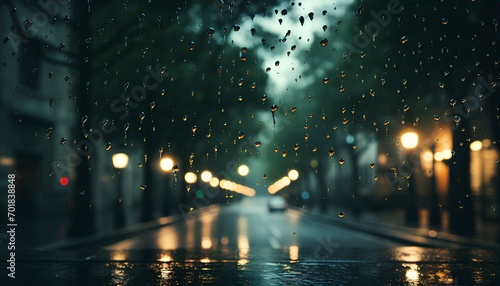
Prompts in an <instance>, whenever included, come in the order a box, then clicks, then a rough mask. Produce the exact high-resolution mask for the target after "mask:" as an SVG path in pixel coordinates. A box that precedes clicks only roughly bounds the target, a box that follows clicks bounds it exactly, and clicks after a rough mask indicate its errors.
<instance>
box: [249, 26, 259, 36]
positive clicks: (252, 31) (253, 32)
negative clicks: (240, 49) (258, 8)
mask: <svg viewBox="0 0 500 286" xmlns="http://www.w3.org/2000/svg"><path fill="white" fill-rule="evenodd" d="M250 33H251V34H252V36H255V33H257V30H256V29H255V28H252V29H250Z"/></svg>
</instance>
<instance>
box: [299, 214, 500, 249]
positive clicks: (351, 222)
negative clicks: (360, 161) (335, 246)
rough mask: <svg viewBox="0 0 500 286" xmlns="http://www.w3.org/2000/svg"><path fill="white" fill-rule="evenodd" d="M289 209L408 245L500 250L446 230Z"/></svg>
mask: <svg viewBox="0 0 500 286" xmlns="http://www.w3.org/2000/svg"><path fill="white" fill-rule="evenodd" d="M289 209H290V210H293V211H295V212H297V213H300V215H303V216H305V218H309V219H314V220H321V221H324V222H327V223H329V224H335V225H337V226H343V227H347V228H350V229H355V230H358V231H362V232H365V233H369V234H371V235H375V236H379V237H383V238H386V239H391V240H393V241H397V242H402V243H404V244H408V245H416V246H423V247H438V248H439V247H440V248H481V249H492V250H500V244H496V243H493V242H489V241H483V240H479V239H476V238H470V237H465V236H460V235H455V234H450V233H446V232H439V231H436V236H435V237H433V236H430V235H429V231H431V230H430V229H420V228H413V227H407V226H399V225H394V224H387V223H377V222H373V221H370V222H368V221H364V220H363V219H354V218H347V219H346V218H342V219H335V218H337V216H336V215H335V217H328V216H325V214H323V213H319V212H316V211H312V210H308V211H307V212H305V213H303V209H302V208H298V207H289ZM332 215H333V214H332Z"/></svg>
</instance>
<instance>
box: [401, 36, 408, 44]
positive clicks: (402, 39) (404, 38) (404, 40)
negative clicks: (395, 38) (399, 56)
mask: <svg viewBox="0 0 500 286" xmlns="http://www.w3.org/2000/svg"><path fill="white" fill-rule="evenodd" d="M408 40H409V39H408V37H407V36H403V37H401V39H400V41H401V44H406V43H407V42H408Z"/></svg>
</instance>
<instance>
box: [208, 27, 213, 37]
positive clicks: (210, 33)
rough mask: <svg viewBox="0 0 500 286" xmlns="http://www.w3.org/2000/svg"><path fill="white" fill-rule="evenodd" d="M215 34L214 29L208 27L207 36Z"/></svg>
mask: <svg viewBox="0 0 500 286" xmlns="http://www.w3.org/2000/svg"><path fill="white" fill-rule="evenodd" d="M214 34H215V29H214V28H213V27H210V28H208V30H207V35H208V37H209V38H210V37H212V36H213V35H214Z"/></svg>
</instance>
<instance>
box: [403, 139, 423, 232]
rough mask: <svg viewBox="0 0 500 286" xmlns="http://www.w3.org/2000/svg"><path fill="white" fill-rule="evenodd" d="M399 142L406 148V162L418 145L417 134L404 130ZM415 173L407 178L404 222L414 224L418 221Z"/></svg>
mask: <svg viewBox="0 0 500 286" xmlns="http://www.w3.org/2000/svg"><path fill="white" fill-rule="evenodd" d="M401 144H402V145H403V147H404V148H405V149H407V150H408V154H407V162H410V159H411V158H413V156H412V151H413V149H415V147H417V145H418V134H417V133H415V132H406V133H404V134H403V135H402V136H401ZM416 199H417V196H416V189H415V174H410V177H409V178H408V202H407V203H408V207H407V210H406V222H407V223H410V224H414V223H417V222H418V218H419V216H418V209H417V205H416V201H417V200H416Z"/></svg>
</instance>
